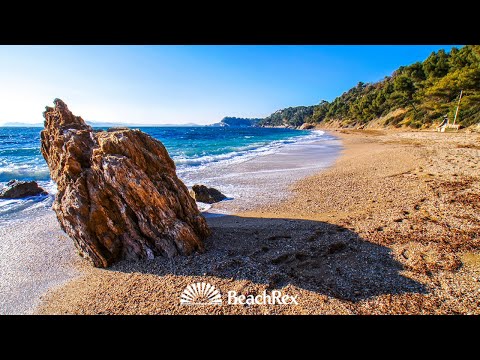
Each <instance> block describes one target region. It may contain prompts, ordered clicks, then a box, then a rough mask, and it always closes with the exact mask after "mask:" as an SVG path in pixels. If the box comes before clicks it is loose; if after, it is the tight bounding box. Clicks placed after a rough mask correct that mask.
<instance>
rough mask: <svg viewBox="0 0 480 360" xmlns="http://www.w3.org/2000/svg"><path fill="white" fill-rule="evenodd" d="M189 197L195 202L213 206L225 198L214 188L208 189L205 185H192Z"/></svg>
mask: <svg viewBox="0 0 480 360" xmlns="http://www.w3.org/2000/svg"><path fill="white" fill-rule="evenodd" d="M190 195H191V196H192V197H193V198H194V199H195V200H196V201H200V202H203V203H207V204H213V203H216V202H219V201H222V200H225V199H226V198H227V197H226V196H225V195H223V194H222V193H221V192H220V191H218V190H217V189H215V188H209V187H206V186H205V185H193V186H192V190H190Z"/></svg>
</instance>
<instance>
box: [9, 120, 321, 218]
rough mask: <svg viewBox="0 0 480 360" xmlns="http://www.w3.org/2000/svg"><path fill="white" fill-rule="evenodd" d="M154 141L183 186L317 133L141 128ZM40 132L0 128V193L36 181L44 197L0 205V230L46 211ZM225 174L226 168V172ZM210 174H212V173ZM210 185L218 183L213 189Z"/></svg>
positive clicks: (47, 182)
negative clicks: (11, 182) (172, 163)
mask: <svg viewBox="0 0 480 360" xmlns="http://www.w3.org/2000/svg"><path fill="white" fill-rule="evenodd" d="M140 129H141V130H142V131H144V132H146V133H148V134H150V135H151V136H153V137H154V138H156V139H158V140H160V141H161V142H162V143H163V144H164V145H165V147H166V148H167V150H168V152H169V154H170V156H171V157H172V159H173V160H174V161H175V164H176V166H177V174H178V176H179V177H180V178H181V179H182V180H184V182H185V183H187V185H188V184H190V183H196V182H205V183H207V184H208V183H209V179H210V180H211V178H212V175H213V176H217V175H218V174H219V173H221V172H222V171H223V170H222V169H226V168H227V165H229V164H234V167H237V166H238V165H236V163H238V164H241V163H242V162H245V161H246V160H249V159H252V158H256V157H259V156H262V155H268V154H272V153H276V152H278V151H282V149H286V148H287V147H289V145H291V146H294V145H296V144H302V143H305V142H306V143H308V142H310V141H315V140H318V139H319V137H321V136H322V134H323V133H322V132H316V131H300V130H290V129H274V128H228V127H145V128H140ZM41 130H42V129H41V128H13V127H12V128H8V127H4V128H1V127H0V188H1V187H2V186H3V185H4V184H5V183H6V182H8V181H9V180H12V179H17V180H36V181H37V182H38V183H39V185H40V186H41V187H43V188H44V189H45V190H47V191H48V192H49V195H46V196H36V197H31V198H27V199H15V200H13V199H12V200H0V226H1V225H2V224H5V223H8V222H10V221H23V220H26V219H27V218H28V217H30V216H36V215H35V213H37V212H42V211H44V210H45V209H46V208H50V206H51V204H52V202H53V199H54V194H55V193H56V186H55V184H54V183H53V181H51V179H50V174H49V170H48V167H47V164H46V162H45V160H44V159H43V156H42V154H41V152H40V131H41ZM230 169H231V167H230ZM212 171H213V173H212ZM213 185H215V186H218V185H220V183H217V182H216V183H215V184H213Z"/></svg>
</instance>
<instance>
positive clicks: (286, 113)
mask: <svg viewBox="0 0 480 360" xmlns="http://www.w3.org/2000/svg"><path fill="white" fill-rule="evenodd" d="M314 109H315V106H297V107H289V108H286V109H282V110H277V111H275V112H274V113H273V114H271V115H270V116H267V117H266V118H265V119H262V120H261V121H260V123H259V125H260V126H293V127H296V126H300V125H302V124H303V123H304V122H309V121H310V120H311V118H312V115H313V110H314Z"/></svg>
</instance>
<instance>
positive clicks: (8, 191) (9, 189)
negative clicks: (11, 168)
mask: <svg viewBox="0 0 480 360" xmlns="http://www.w3.org/2000/svg"><path fill="white" fill-rule="evenodd" d="M37 195H47V192H46V191H45V190H43V189H42V188H41V187H40V186H38V184H37V182H36V181H18V180H10V181H9V182H8V183H7V185H6V186H5V187H4V188H3V189H2V190H0V198H1V199H20V198H24V197H28V196H37Z"/></svg>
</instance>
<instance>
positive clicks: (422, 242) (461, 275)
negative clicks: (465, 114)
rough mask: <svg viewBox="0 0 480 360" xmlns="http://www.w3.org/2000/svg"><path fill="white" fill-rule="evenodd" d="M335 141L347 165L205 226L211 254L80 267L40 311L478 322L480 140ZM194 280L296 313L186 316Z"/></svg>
mask: <svg viewBox="0 0 480 360" xmlns="http://www.w3.org/2000/svg"><path fill="white" fill-rule="evenodd" d="M333 134H335V135H336V136H339V137H340V138H341V139H342V143H343V145H344V149H343V150H342V153H341V156H340V157H339V158H337V159H336V161H335V164H334V165H333V166H331V167H329V168H327V169H325V170H321V171H317V172H315V173H314V174H311V175H310V176H307V177H305V178H303V179H301V180H298V181H296V182H294V183H292V185H291V186H290V187H289V190H290V191H291V192H292V193H293V196H291V197H290V198H288V199H284V200H282V201H280V202H279V203H274V204H272V205H269V204H261V205H260V206H259V207H258V208H256V209H254V210H247V211H243V212H237V213H235V214H234V215H226V216H221V217H212V218H208V219H207V220H208V223H209V225H210V227H211V228H212V230H213V235H212V236H211V237H210V238H209V239H207V241H206V244H205V245H206V252H205V253H203V254H195V255H193V256H188V257H178V258H175V259H170V260H169V259H165V258H156V259H154V260H145V261H140V262H137V263H132V262H130V263H129V262H121V263H119V264H116V265H114V266H113V267H112V268H110V269H95V268H91V267H89V266H88V265H87V266H83V265H82V266H81V268H82V274H81V275H80V276H79V277H77V278H75V279H73V280H71V281H69V282H67V283H64V284H63V285H61V286H57V287H55V288H54V289H52V290H50V291H49V292H48V293H47V294H46V295H45V296H43V297H42V302H41V304H40V306H39V307H38V308H37V309H36V313H39V314H65V313H67V314H468V313H472V314H480V310H479V309H480V303H479V301H478V300H477V299H478V290H479V289H480V254H479V249H480V240H479V239H478V238H477V237H476V235H475V234H478V233H480V225H479V224H480V219H479V215H478V214H479V212H478V205H479V204H478V201H475V199H478V197H479V196H480V188H479V185H478V184H479V182H478V175H477V174H479V173H480V172H479V170H480V148H479V147H478V141H479V140H480V137H479V136H478V135H475V134H464V133H457V134H450V133H449V134H448V135H447V136H445V134H438V133H430V132H399V131H397V132H389V131H373V130H368V131H355V130H338V131H334V132H333ZM82 264H83V262H82ZM197 281H207V282H210V283H211V284H213V285H215V286H216V287H217V288H219V289H220V290H221V292H222V294H226V292H227V291H229V290H235V291H237V292H238V293H241V294H245V295H249V294H260V293H262V292H263V291H264V290H268V291H271V290H272V289H278V290H281V291H282V292H285V293H286V294H289V295H296V296H298V299H299V304H298V305H290V306H286V305H283V306H261V305H251V306H233V305H226V304H224V305H221V306H200V307H195V306H181V305H180V304H179V296H180V294H181V292H182V290H183V289H184V287H185V286H186V285H188V284H190V283H192V282H197Z"/></svg>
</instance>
